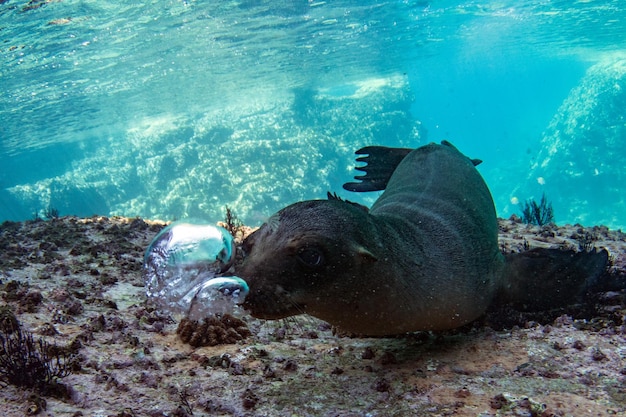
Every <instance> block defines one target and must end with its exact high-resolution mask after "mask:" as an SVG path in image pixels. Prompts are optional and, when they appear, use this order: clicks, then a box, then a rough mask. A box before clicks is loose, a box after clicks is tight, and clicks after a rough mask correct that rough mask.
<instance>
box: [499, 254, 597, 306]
mask: <svg viewBox="0 0 626 417" xmlns="http://www.w3.org/2000/svg"><path fill="white" fill-rule="evenodd" d="M505 257H506V267H505V277H504V286H503V288H502V290H501V292H500V294H499V295H498V297H497V299H496V303H497V304H510V305H512V306H513V307H514V308H516V309H518V310H522V311H539V310H550V309H552V308H558V307H563V306H567V305H572V304H576V303H578V302H580V301H582V300H581V298H582V296H583V295H585V293H587V292H588V291H589V290H590V289H593V288H594V287H598V284H599V282H600V280H601V278H602V277H603V276H605V275H606V272H607V270H608V265H609V254H608V252H607V251H606V250H605V249H601V250H595V249H594V250H593V251H590V252H575V251H573V250H559V249H544V248H536V249H531V250H529V251H526V252H522V253H512V254H508V255H505Z"/></svg>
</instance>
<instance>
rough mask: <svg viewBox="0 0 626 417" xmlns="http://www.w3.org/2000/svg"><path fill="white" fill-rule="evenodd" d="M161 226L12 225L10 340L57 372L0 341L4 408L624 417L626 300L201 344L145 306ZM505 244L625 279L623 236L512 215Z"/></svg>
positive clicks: (0, 314)
mask: <svg viewBox="0 0 626 417" xmlns="http://www.w3.org/2000/svg"><path fill="white" fill-rule="evenodd" d="M162 227H163V223H159V222H149V221H144V220H142V219H128V218H117V217H116V218H106V217H92V218H76V217H63V218H58V219H52V220H48V221H27V222H19V223H13V222H5V223H3V224H2V225H1V226H0V308H1V309H0V325H1V326H0V334H1V335H2V337H3V338H4V340H5V341H10V340H15V334H16V331H17V330H15V329H16V326H17V324H16V323H15V322H14V321H13V320H14V318H15V319H17V320H18V321H19V323H20V327H19V328H20V330H19V332H20V334H22V335H29V334H31V333H32V340H33V341H34V342H35V343H33V344H31V346H30V349H31V350H34V351H35V354H34V358H35V359H39V360H40V361H41V362H44V366H47V367H48V368H50V369H51V370H52V375H51V374H50V373H47V374H46V373H45V372H43V371H41V370H33V369H32V367H31V368H29V367H28V366H27V365H25V364H21V365H20V364H19V363H17V364H16V363H15V362H16V360H15V358H13V362H11V361H10V360H9V361H7V360H6V359H7V348H3V349H4V350H3V351H1V352H0V385H1V394H0V414H1V415H3V416H24V415H35V414H37V415H44V416H46V415H49V416H94V417H95V416H119V417H130V416H151V417H154V416H192V415H193V416H221V415H223V416H410V415H416V416H424V415H428V416H450V415H454V416H544V417H545V416H583V415H584V416H606V415H626V385H625V382H626V343H625V341H626V324H625V323H624V315H625V313H626V305H625V303H624V293H623V292H619V291H613V292H611V291H609V292H603V293H600V294H595V295H593V296H591V297H590V298H589V301H588V302H587V303H586V304H583V305H576V306H572V307H570V308H566V309H561V310H557V311H549V312H541V313H535V314H528V313H521V312H516V311H512V310H499V311H496V312H491V313H489V314H487V315H486V316H485V317H483V318H481V319H479V320H478V321H477V322H475V323H473V324H472V325H469V326H466V327H465V328H463V329H460V330H457V331H453V332H446V333H440V334H429V333H414V334H407V335H402V336H398V337H393V338H351V337H344V336H340V335H337V334H334V333H333V329H332V328H331V327H330V326H328V325H326V324H325V323H323V322H321V321H318V320H316V319H314V318H311V317H306V316H301V317H297V318H294V319H290V320H282V321H261V320H256V319H253V318H250V317H247V316H245V315H244V316H242V317H241V320H243V322H244V323H243V325H242V326H240V327H243V328H244V329H245V328H246V327H247V330H248V332H249V335H248V332H246V331H245V330H244V331H241V332H239V333H237V334H234V333H232V332H231V333H230V336H232V337H231V338H230V339H228V338H221V339H220V338H219V337H218V339H219V340H222V341H229V342H234V343H230V344H218V345H215V346H205V347H192V346H190V345H189V344H188V343H185V342H183V341H182V340H181V335H184V334H187V333H189V331H186V330H182V331H179V332H178V333H180V334H181V335H179V334H177V329H178V323H177V322H176V321H175V320H173V319H172V318H171V317H169V316H167V315H166V314H163V313H160V312H158V311H155V309H154V308H153V307H151V306H150V304H149V303H148V302H147V300H146V296H145V291H144V283H143V279H142V275H141V268H142V261H143V254H144V251H145V248H146V247H147V245H148V244H149V242H150V241H151V239H152V238H153V237H154V236H155V235H156V234H157V233H158V231H159V230H160V229H161V228H162ZM500 242H501V246H502V248H503V250H504V251H519V250H523V248H525V247H531V248H532V247H539V246H541V247H560V248H574V249H588V248H589V247H591V246H595V247H598V248H600V247H603V248H606V249H607V250H608V251H609V252H610V254H611V257H612V266H611V268H610V270H609V271H608V273H609V274H610V275H609V278H610V279H612V280H616V281H617V280H624V277H625V275H626V255H625V254H624V253H625V251H624V248H625V246H626V234H624V233H622V232H621V231H611V230H609V229H607V228H605V227H593V228H583V227H581V226H564V227H556V226H544V227H538V226H528V225H524V224H522V223H521V222H519V221H518V220H516V219H509V220H500ZM218 324H219V323H218ZM240 324H241V323H240ZM218 327H219V326H218ZM226 327H227V326H226ZM217 330H219V329H217ZM217 330H215V329H213V330H212V331H214V333H212V334H213V335H217V336H219V335H220V334H222V333H219V332H217ZM226 330H228V329H226ZM220 331H221V330H220ZM216 332H217V333H216ZM223 333H224V332H223ZM224 334H226V333H224ZM25 338H26V337H24V339H25ZM40 339H41V340H43V341H45V343H43V344H38V343H39V340H40ZM209 339H210V338H209ZM214 339H215V338H214ZM186 340H187V339H186ZM22 342H23V340H22ZM7 343H8V342H7ZM24 343H26V342H24ZM55 345H56V348H54V346H55ZM38 346H39V349H40V350H39V351H38V352H39V356H37V354H36V353H37V349H38ZM41 346H43V348H42V347H41ZM51 346H52V347H51ZM42 352H45V355H44V353H42ZM31 353H32V352H31ZM42 358H43V359H42ZM9 359H11V358H9ZM57 360H58V361H57ZM46 361H47V362H46ZM18 362H19V361H18ZM11 366H14V367H18V368H19V366H22V367H23V368H24V369H25V371H23V372H22V374H21V375H17V376H16V375H14V374H11V373H10V371H11V369H9V368H10V367H11ZM50 369H48V370H49V371H50ZM55 372H56V373H55ZM60 377H62V378H60ZM29 378H30V380H29ZM37 378H39V379H40V380H38V381H33V379H37ZM41 379H43V381H41ZM16 381H17V382H16ZM16 383H18V385H19V384H21V386H16V385H15V384H16Z"/></svg>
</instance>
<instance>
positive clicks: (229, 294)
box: [185, 276, 249, 320]
mask: <svg viewBox="0 0 626 417" xmlns="http://www.w3.org/2000/svg"><path fill="white" fill-rule="evenodd" d="M248 290H249V288H248V284H247V283H246V281H244V280H243V279H241V278H239V277H235V276H233V277H219V278H213V279H210V280H208V281H205V282H204V283H202V284H200V285H199V286H198V287H197V289H196V288H194V289H193V290H192V291H190V292H189V293H188V294H187V295H186V296H185V298H187V297H189V298H188V299H189V312H188V314H187V317H188V318H189V319H191V320H200V319H202V318H204V317H207V316H208V315H211V314H226V313H232V312H233V306H234V305H236V304H241V303H243V300H244V299H245V298H246V295H248ZM192 294H193V295H192Z"/></svg>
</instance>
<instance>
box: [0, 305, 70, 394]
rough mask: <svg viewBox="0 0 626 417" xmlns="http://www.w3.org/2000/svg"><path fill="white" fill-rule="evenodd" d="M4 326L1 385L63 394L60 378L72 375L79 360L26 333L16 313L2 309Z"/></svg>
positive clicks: (0, 336) (0, 350)
mask: <svg viewBox="0 0 626 417" xmlns="http://www.w3.org/2000/svg"><path fill="white" fill-rule="evenodd" d="M2 316H3V319H2V322H3V325H2V326H1V327H0V382H2V383H5V384H11V385H15V386H18V387H25V388H34V389H36V390H37V391H39V392H41V393H50V392H52V393H54V392H58V391H59V388H60V387H59V385H60V384H59V383H58V379H61V378H65V377H66V376H68V375H70V374H71V373H72V368H73V366H74V362H75V361H76V357H75V355H74V354H72V353H70V352H69V351H68V350H67V349H63V348H59V347H58V346H57V345H50V344H49V343H47V342H46V341H45V340H44V339H43V338H39V339H37V340H35V339H34V337H33V334H32V333H30V332H29V331H26V330H23V329H22V327H21V325H20V323H19V321H18V320H17V319H16V318H15V316H14V315H13V313H12V312H11V311H10V310H9V309H7V308H4V307H3V308H2Z"/></svg>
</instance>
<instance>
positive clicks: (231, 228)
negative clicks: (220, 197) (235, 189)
mask: <svg viewBox="0 0 626 417" xmlns="http://www.w3.org/2000/svg"><path fill="white" fill-rule="evenodd" d="M222 223H223V225H224V228H225V229H226V230H228V233H230V234H231V235H232V236H233V237H237V233H238V232H240V231H243V230H242V229H243V222H242V221H241V220H239V218H238V217H237V215H236V214H235V213H234V212H233V210H232V209H231V208H230V207H228V206H226V214H225V216H224V221H223V222H222Z"/></svg>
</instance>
